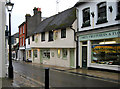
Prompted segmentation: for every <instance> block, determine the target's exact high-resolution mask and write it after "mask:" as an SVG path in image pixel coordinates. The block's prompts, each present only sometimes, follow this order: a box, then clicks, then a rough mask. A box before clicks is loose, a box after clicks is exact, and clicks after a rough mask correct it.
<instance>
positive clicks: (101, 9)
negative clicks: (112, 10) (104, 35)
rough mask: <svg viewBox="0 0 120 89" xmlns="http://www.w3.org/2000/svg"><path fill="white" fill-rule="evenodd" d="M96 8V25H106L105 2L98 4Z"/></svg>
mask: <svg viewBox="0 0 120 89" xmlns="http://www.w3.org/2000/svg"><path fill="white" fill-rule="evenodd" d="M97 8H98V20H97V24H101V23H106V22H107V9H106V8H107V6H106V2H102V3H99V4H98V5H97Z"/></svg>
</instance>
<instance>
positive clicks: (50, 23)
mask: <svg viewBox="0 0 120 89" xmlns="http://www.w3.org/2000/svg"><path fill="white" fill-rule="evenodd" d="M76 31H77V21H76V9H75V8H70V9H67V10H65V11H63V12H61V13H59V14H57V15H54V16H51V17H49V18H47V19H45V20H43V21H42V22H41V23H40V24H39V26H38V27H37V29H35V30H34V32H32V33H31V34H28V35H29V38H28V39H29V41H28V43H29V46H30V48H31V50H29V51H26V52H27V53H26V54H27V55H28V56H27V57H29V58H30V57H31V59H32V62H33V63H41V64H47V65H55V66H61V67H72V68H76V41H75V39H76V38H75V32H76Z"/></svg>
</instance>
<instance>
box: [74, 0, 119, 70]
mask: <svg viewBox="0 0 120 89" xmlns="http://www.w3.org/2000/svg"><path fill="white" fill-rule="evenodd" d="M75 6H76V7H77V12H78V16H77V17H78V28H79V31H78V33H77V35H78V36H79V53H78V54H79V66H80V67H81V68H83V67H85V68H91V67H92V68H100V69H108V70H116V71H118V70H119V68H120V66H119V65H120V28H119V25H120V23H119V21H120V1H118V0H91V2H90V1H89V2H78V3H76V5H75Z"/></svg>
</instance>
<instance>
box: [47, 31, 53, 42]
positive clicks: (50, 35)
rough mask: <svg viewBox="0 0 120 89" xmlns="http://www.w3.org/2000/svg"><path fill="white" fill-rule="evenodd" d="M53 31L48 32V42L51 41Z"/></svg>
mask: <svg viewBox="0 0 120 89" xmlns="http://www.w3.org/2000/svg"><path fill="white" fill-rule="evenodd" d="M53 35H54V34H53V31H49V36H48V37H49V40H48V41H53Z"/></svg>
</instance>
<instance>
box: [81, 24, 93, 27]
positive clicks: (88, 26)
mask: <svg viewBox="0 0 120 89" xmlns="http://www.w3.org/2000/svg"><path fill="white" fill-rule="evenodd" d="M90 26H91V25H90V24H89V25H82V27H81V28H84V27H90Z"/></svg>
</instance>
